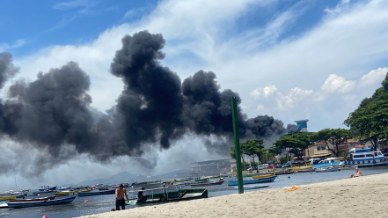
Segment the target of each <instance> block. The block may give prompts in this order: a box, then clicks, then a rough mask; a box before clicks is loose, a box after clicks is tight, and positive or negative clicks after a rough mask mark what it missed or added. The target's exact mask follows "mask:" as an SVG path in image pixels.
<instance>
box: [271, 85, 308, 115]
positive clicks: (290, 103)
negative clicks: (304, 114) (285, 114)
mask: <svg viewBox="0 0 388 218" xmlns="http://www.w3.org/2000/svg"><path fill="white" fill-rule="evenodd" d="M312 93H313V90H306V89H301V88H298V87H295V88H292V89H291V91H290V92H289V93H288V94H287V95H283V94H281V93H278V99H277V109H279V110H289V109H292V108H294V107H295V106H296V104H297V103H298V102H300V101H302V100H304V99H305V98H307V97H308V96H310V95H311V94H312Z"/></svg>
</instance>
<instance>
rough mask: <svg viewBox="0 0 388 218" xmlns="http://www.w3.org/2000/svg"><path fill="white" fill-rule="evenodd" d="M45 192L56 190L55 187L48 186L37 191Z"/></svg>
mask: <svg viewBox="0 0 388 218" xmlns="http://www.w3.org/2000/svg"><path fill="white" fill-rule="evenodd" d="M47 190H49V191H54V190H57V186H52V187H50V186H41V187H40V189H39V191H47Z"/></svg>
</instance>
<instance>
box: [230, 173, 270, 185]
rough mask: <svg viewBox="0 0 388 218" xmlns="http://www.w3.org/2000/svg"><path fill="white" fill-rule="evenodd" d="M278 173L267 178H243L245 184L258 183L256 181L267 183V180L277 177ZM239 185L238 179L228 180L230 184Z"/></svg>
mask: <svg viewBox="0 0 388 218" xmlns="http://www.w3.org/2000/svg"><path fill="white" fill-rule="evenodd" d="M276 177H277V176H276V175H274V176H271V177H267V178H262V179H252V180H243V184H244V185H246V184H256V183H266V182H273V181H275V179H276ZM236 185H238V182H237V181H233V180H232V181H228V186H236Z"/></svg>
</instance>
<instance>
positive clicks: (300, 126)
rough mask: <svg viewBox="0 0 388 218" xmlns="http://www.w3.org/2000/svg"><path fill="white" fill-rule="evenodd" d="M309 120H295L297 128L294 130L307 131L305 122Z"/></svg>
mask: <svg viewBox="0 0 388 218" xmlns="http://www.w3.org/2000/svg"><path fill="white" fill-rule="evenodd" d="M308 121H309V120H307V119H306V120H296V121H295V123H296V127H297V128H298V129H297V130H296V131H297V132H308V131H307V122H308Z"/></svg>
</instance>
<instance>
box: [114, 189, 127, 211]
mask: <svg viewBox="0 0 388 218" xmlns="http://www.w3.org/2000/svg"><path fill="white" fill-rule="evenodd" d="M124 195H125V197H126V198H127V201H129V198H128V194H127V190H126V189H125V188H124V186H123V184H120V186H119V187H118V188H116V210H120V207H121V209H122V210H125V200H124Z"/></svg>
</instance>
